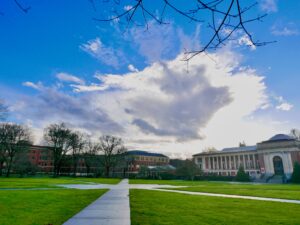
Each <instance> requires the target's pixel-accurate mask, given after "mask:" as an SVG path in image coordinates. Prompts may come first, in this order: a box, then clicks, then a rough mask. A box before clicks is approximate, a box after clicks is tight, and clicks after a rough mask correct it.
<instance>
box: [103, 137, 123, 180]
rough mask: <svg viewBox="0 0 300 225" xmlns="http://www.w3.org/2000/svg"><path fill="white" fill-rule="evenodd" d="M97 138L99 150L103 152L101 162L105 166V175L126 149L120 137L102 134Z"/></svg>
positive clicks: (107, 174)
mask: <svg viewBox="0 0 300 225" xmlns="http://www.w3.org/2000/svg"><path fill="white" fill-rule="evenodd" d="M99 140H100V142H99V151H100V152H101V153H102V154H103V160H102V164H103V166H104V167H105V175H106V176H109V172H110V170H111V168H113V167H114V166H115V165H116V163H117V162H118V161H119V160H120V156H122V155H123V154H124V153H125V152H126V149H125V147H124V146H123V141H122V139H121V138H118V137H114V136H111V135H103V136H101V137H100V139H99Z"/></svg>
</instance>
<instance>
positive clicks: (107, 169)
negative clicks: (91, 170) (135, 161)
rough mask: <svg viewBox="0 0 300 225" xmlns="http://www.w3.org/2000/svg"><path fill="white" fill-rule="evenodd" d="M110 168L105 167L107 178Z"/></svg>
mask: <svg viewBox="0 0 300 225" xmlns="http://www.w3.org/2000/svg"><path fill="white" fill-rule="evenodd" d="M109 170H110V166H105V176H106V177H109Z"/></svg>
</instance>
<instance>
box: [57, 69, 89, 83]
mask: <svg viewBox="0 0 300 225" xmlns="http://www.w3.org/2000/svg"><path fill="white" fill-rule="evenodd" d="M56 77H57V79H59V80H60V81H65V82H71V83H78V84H84V80H82V79H80V78H79V77H77V76H74V75H72V74H69V73H64V72H60V73H57V74H56Z"/></svg>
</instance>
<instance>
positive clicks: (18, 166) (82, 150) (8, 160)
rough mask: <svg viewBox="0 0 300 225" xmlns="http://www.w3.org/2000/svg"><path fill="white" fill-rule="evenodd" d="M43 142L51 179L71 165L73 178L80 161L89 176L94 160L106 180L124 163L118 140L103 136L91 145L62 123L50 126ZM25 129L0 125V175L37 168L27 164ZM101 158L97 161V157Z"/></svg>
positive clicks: (29, 138)
mask: <svg viewBox="0 0 300 225" xmlns="http://www.w3.org/2000/svg"><path fill="white" fill-rule="evenodd" d="M44 140H45V142H46V143H47V147H48V151H49V153H50V155H51V158H52V161H53V175H54V176H59V175H60V174H61V170H62V166H63V165H64V163H66V161H67V160H68V161H71V168H72V174H73V175H74V176H76V173H77V165H78V162H79V160H80V159H83V160H84V163H85V165H86V167H87V172H89V169H90V166H91V163H92V161H95V159H97V160H98V162H97V163H98V164H99V165H100V166H101V167H102V168H103V170H104V175H105V176H109V175H110V172H111V170H112V168H114V167H116V166H117V165H118V164H121V163H122V162H121V161H122V160H124V156H125V153H126V151H127V150H126V148H125V147H124V143H123V141H122V139H121V138H118V137H114V136H111V135H103V136H101V137H99V138H98V139H97V140H95V141H93V140H92V139H91V137H90V136H89V135H87V134H85V133H82V132H79V131H75V130H72V129H71V128H69V127H67V126H66V124H65V123H60V124H51V125H49V126H48V127H46V128H45V130H44ZM32 143H33V141H32V135H31V131H30V129H29V128H27V127H26V126H23V125H18V124H15V123H5V122H3V123H0V175H2V173H3V171H5V175H6V176H7V177H8V176H9V175H10V174H11V172H12V171H13V172H15V173H19V174H20V175H23V174H24V173H26V172H29V171H35V170H36V169H37V168H35V167H34V165H32V164H31V163H30V160H29V156H28V151H29V148H30V145H32ZM97 156H101V157H97Z"/></svg>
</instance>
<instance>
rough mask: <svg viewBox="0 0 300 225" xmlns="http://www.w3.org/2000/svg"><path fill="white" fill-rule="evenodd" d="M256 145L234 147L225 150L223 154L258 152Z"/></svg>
mask: <svg viewBox="0 0 300 225" xmlns="http://www.w3.org/2000/svg"><path fill="white" fill-rule="evenodd" d="M256 150H257V148H256V145H252V146H241V147H233V148H223V149H222V150H221V151H222V152H244V151H256Z"/></svg>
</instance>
